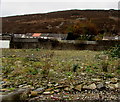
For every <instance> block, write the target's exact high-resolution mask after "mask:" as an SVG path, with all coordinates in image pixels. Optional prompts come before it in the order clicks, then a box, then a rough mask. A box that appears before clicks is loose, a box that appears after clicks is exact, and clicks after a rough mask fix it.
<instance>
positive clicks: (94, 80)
mask: <svg viewBox="0 0 120 102" xmlns="http://www.w3.org/2000/svg"><path fill="white" fill-rule="evenodd" d="M92 80H93V81H101V79H92Z"/></svg>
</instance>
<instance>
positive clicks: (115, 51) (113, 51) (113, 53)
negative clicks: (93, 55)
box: [106, 45, 120, 58]
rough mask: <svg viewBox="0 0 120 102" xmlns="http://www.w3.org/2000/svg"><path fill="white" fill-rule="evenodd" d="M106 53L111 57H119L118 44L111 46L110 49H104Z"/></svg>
mask: <svg viewBox="0 0 120 102" xmlns="http://www.w3.org/2000/svg"><path fill="white" fill-rule="evenodd" d="M106 54H109V55H110V56H111V57H117V58H120V45H116V46H115V47H112V48H111V49H109V50H108V51H106Z"/></svg>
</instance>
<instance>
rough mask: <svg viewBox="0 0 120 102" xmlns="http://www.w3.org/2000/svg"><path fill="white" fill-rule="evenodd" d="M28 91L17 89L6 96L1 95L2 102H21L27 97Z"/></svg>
mask: <svg viewBox="0 0 120 102" xmlns="http://www.w3.org/2000/svg"><path fill="white" fill-rule="evenodd" d="M29 92H30V89H19V90H17V91H15V92H12V93H9V94H7V95H1V96H0V98H2V102H20V101H21V102H22V100H25V99H26V98H28V96H29Z"/></svg>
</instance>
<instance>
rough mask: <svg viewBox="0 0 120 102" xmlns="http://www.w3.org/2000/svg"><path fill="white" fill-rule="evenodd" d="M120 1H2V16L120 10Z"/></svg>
mask: <svg viewBox="0 0 120 102" xmlns="http://www.w3.org/2000/svg"><path fill="white" fill-rule="evenodd" d="M118 2H119V0H84V2H83V0H56V1H55V0H49V1H48V0H1V3H0V5H1V9H0V11H1V12H0V16H1V17H6V16H15V15H25V14H36V13H47V12H53V11H61V10H71V9H118Z"/></svg>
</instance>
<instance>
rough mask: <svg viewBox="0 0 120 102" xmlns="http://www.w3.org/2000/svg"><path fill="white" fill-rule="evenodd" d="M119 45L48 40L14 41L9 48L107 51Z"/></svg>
mask: <svg viewBox="0 0 120 102" xmlns="http://www.w3.org/2000/svg"><path fill="white" fill-rule="evenodd" d="M115 45H120V41H103V40H101V41H75V40H63V41H57V40H50V39H32V38H30V39H19V40H17V39H14V40H13V41H11V43H10V48H17V49H30V48H40V49H41V48H42V49H57V50H98V51H99V50H107V49H109V48H110V47H111V46H115Z"/></svg>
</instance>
